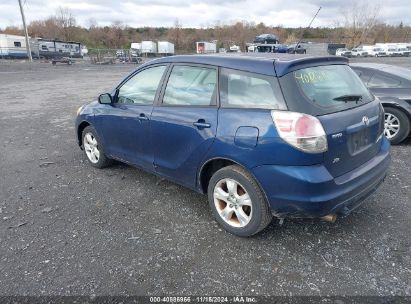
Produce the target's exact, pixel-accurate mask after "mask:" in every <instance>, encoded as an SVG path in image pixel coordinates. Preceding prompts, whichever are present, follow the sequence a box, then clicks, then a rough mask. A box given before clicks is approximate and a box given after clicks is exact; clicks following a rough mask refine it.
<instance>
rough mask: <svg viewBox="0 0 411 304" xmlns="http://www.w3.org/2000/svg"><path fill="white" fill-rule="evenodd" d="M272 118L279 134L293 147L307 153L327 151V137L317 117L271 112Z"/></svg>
mask: <svg viewBox="0 0 411 304" xmlns="http://www.w3.org/2000/svg"><path fill="white" fill-rule="evenodd" d="M271 116H272V118H273V122H274V124H275V127H276V128H277V131H278V134H279V135H280V137H281V138H282V139H283V140H284V141H285V142H287V143H288V144H290V145H291V146H293V147H295V148H297V149H299V150H301V151H304V152H307V153H322V152H325V151H327V149H328V146H327V136H326V135H325V131H324V128H323V126H322V124H321V122H320V121H319V120H318V119H317V118H316V117H314V116H311V115H307V114H303V113H297V112H288V111H271Z"/></svg>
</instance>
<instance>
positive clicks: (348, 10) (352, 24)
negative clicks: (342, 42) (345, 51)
mask: <svg viewBox="0 0 411 304" xmlns="http://www.w3.org/2000/svg"><path fill="white" fill-rule="evenodd" d="M346 4H347V5H346V6H345V7H343V8H342V9H341V12H342V16H343V18H344V23H345V31H346V36H348V37H349V39H350V44H351V46H352V47H356V46H358V45H360V44H361V43H363V42H364V40H365V39H366V38H367V35H368V33H369V32H370V31H371V30H372V29H373V28H374V26H375V25H376V23H377V21H378V16H379V13H380V8H381V6H380V3H379V2H371V1H369V0H351V1H348V2H346Z"/></svg>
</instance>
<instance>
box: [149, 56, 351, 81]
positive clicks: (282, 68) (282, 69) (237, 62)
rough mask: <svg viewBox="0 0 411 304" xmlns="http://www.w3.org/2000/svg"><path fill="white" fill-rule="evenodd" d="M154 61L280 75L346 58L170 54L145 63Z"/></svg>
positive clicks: (342, 61) (344, 61)
mask: <svg viewBox="0 0 411 304" xmlns="http://www.w3.org/2000/svg"><path fill="white" fill-rule="evenodd" d="M156 63H197V64H210V65H215V66H220V67H225V68H230V69H237V70H243V71H249V72H254V73H260V74H265V75H270V76H279V77H280V76H283V75H285V74H287V73H289V72H291V71H295V70H298V69H301V68H305V67H310V66H318V65H331V64H348V59H347V58H344V57H337V56H323V57H319V56H310V55H304V54H280V53H235V54H232V53H231V54H230V53H225V54H201V55H179V56H170V57H163V58H159V59H154V60H152V61H149V62H148V63H147V64H156ZM273 65H274V68H273Z"/></svg>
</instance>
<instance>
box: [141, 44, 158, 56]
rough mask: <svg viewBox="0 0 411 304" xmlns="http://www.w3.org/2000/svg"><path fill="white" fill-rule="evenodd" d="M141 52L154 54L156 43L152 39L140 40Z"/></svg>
mask: <svg viewBox="0 0 411 304" xmlns="http://www.w3.org/2000/svg"><path fill="white" fill-rule="evenodd" d="M141 53H143V54H146V55H155V54H156V53H157V43H155V42H154V41H141Z"/></svg>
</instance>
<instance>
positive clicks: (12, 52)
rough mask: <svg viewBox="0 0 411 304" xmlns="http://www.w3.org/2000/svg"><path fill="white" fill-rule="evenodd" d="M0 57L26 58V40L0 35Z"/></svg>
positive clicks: (20, 37)
mask: <svg viewBox="0 0 411 304" xmlns="http://www.w3.org/2000/svg"><path fill="white" fill-rule="evenodd" d="M0 57H9V58H26V57H27V49H26V38H25V37H24V36H17V35H8V34H0Z"/></svg>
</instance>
